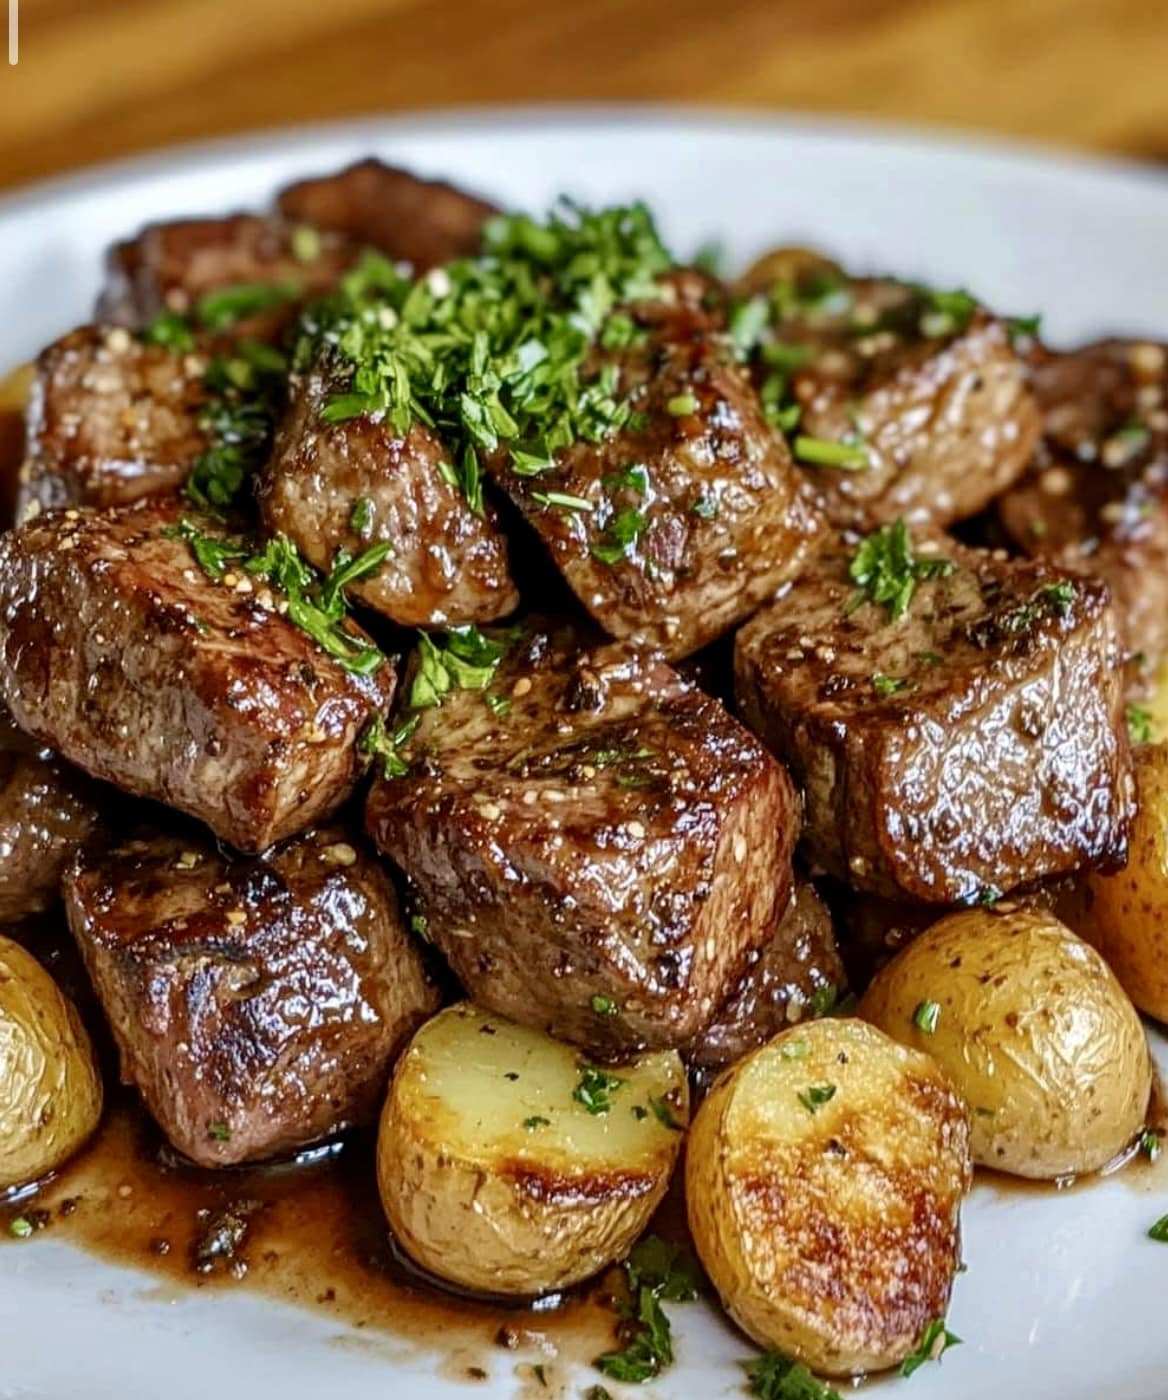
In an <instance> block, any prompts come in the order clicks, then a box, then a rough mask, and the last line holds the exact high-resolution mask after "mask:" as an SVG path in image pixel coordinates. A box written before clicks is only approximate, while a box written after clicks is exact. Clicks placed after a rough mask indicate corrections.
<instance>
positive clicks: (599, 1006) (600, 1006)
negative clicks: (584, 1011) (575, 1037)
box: [590, 994, 620, 1016]
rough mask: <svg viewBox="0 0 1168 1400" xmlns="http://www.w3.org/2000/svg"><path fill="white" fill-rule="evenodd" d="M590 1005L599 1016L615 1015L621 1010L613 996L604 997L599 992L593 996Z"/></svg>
mask: <svg viewBox="0 0 1168 1400" xmlns="http://www.w3.org/2000/svg"><path fill="white" fill-rule="evenodd" d="M590 1005H591V1007H592V1009H593V1011H595V1012H596V1014H597V1015H598V1016H615V1015H617V1014H618V1012H619V1011H620V1007H618V1006H617V1004H616V1002H615V1001H613V999H612V997H602V996H600V995H599V994H598V995H596V996H594V997H593V998H592V1001H591V1002H590Z"/></svg>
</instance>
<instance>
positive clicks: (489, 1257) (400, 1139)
mask: <svg viewBox="0 0 1168 1400" xmlns="http://www.w3.org/2000/svg"><path fill="white" fill-rule="evenodd" d="M688 1121H689V1090H688V1087H687V1084H686V1079H685V1072H684V1070H683V1068H682V1064H681V1060H680V1059H679V1058H678V1056H677V1055H676V1054H675V1053H674V1052H673V1051H667V1052H664V1053H659V1054H651V1055H642V1056H641V1057H640V1058H639V1059H637V1060H634V1061H633V1062H632V1063H631V1064H627V1065H621V1066H616V1067H605V1068H603V1069H599V1068H597V1067H594V1066H592V1065H590V1064H589V1063H588V1062H587V1061H586V1060H582V1059H581V1056H580V1054H579V1052H578V1051H576V1050H574V1049H572V1048H571V1047H570V1046H567V1045H562V1044H561V1043H560V1042H559V1041H556V1040H552V1039H551V1037H550V1036H546V1035H544V1034H543V1033H542V1032H540V1031H536V1030H531V1029H529V1028H528V1027H526V1026H519V1025H516V1024H515V1023H514V1022H512V1021H509V1020H507V1019H506V1018H505V1017H502V1016H493V1015H490V1014H488V1013H487V1012H486V1011H482V1010H480V1009H479V1008H478V1007H476V1006H472V1005H471V1004H470V1003H469V1002H462V1003H460V1004H459V1005H457V1006H451V1007H448V1008H447V1009H446V1010H445V1011H443V1012H441V1013H440V1014H439V1015H438V1016H435V1017H434V1019H433V1020H432V1021H429V1022H427V1023H426V1025H425V1026H423V1027H422V1029H421V1030H420V1031H419V1032H418V1033H417V1035H416V1036H415V1037H414V1039H413V1041H412V1042H411V1043H410V1046H409V1048H408V1049H407V1050H406V1052H405V1054H404V1055H403V1056H402V1057H401V1059H400V1060H399V1062H398V1065H397V1069H396V1070H395V1072H394V1076H393V1083H392V1084H391V1086H390V1091H389V1097H388V1099H387V1100H386V1104H385V1110H384V1112H383V1114H382V1118H381V1132H380V1136H379V1138H378V1144H377V1172H378V1183H379V1186H380V1189H381V1200H382V1204H383V1205H384V1207H385V1213H386V1216H387V1217H388V1219H389V1223H390V1226H391V1228H392V1230H393V1232H394V1235H395V1236H396V1237H397V1240H398V1242H399V1243H400V1244H401V1246H402V1247H403V1248H404V1249H405V1250H406V1251H407V1253H408V1254H409V1255H410V1256H411V1257H412V1258H413V1259H415V1260H416V1261H417V1262H418V1263H419V1264H421V1265H422V1266H423V1267H424V1268H426V1269H429V1270H430V1272H431V1273H434V1274H437V1275H438V1276H439V1277H440V1278H444V1279H448V1280H450V1281H451V1282H453V1283H457V1284H460V1285H461V1286H463V1287H465V1288H471V1289H475V1290H478V1291H482V1292H488V1293H509V1294H521V1295H529V1294H537V1293H544V1292H547V1291H549V1290H551V1289H556V1288H563V1287H565V1286H566V1285H568V1284H571V1283H576V1282H578V1281H579V1280H580V1279H584V1278H588V1277H589V1276H590V1275H592V1274H595V1273H597V1272H599V1271H600V1270H601V1269H603V1268H606V1267H607V1266H608V1265H609V1264H611V1263H612V1262H613V1261H614V1260H617V1259H620V1258H622V1257H623V1256H624V1255H625V1254H626V1253H627V1252H628V1250H629V1249H630V1248H631V1247H632V1245H633V1243H634V1241H635V1240H636V1238H637V1236H638V1235H639V1234H640V1233H641V1231H642V1230H643V1229H644V1228H645V1225H646V1224H647V1222H648V1219H649V1217H650V1215H652V1213H653V1211H654V1209H655V1208H656V1206H657V1204H658V1202H659V1201H660V1200H661V1197H662V1196H663V1195H664V1194H665V1189H666V1187H667V1186H668V1184H669V1178H670V1175H671V1174H672V1171H673V1167H674V1164H675V1162H676V1160H677V1154H678V1150H679V1148H680V1146H681V1140H682V1136H683V1133H684V1130H685V1127H686V1125H687V1123H688Z"/></svg>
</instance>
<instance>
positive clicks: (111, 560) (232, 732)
mask: <svg viewBox="0 0 1168 1400" xmlns="http://www.w3.org/2000/svg"><path fill="white" fill-rule="evenodd" d="M184 519H185V520H186V521H187V526H185V527H184V524H183V522H184ZM188 527H194V528H195V530H196V532H197V530H199V529H201V530H203V531H205V532H206V534H207V535H209V536H221V535H222V530H223V526H222V525H221V524H220V523H219V522H217V521H212V520H204V519H201V518H200V517H197V516H185V515H184V511H183V508H182V505H181V504H180V503H179V502H178V501H176V500H171V499H163V500H159V501H144V502H141V503H139V504H138V505H135V506H126V507H122V508H120V509H116V510H110V511H103V512H93V511H86V512H77V511H64V512H55V513H53V514H51V515H47V516H42V517H40V518H39V519H37V520H34V521H31V522H29V523H28V524H25V525H23V526H21V527H20V528H19V529H17V530H15V531H13V532H12V533H11V534H9V535H6V536H3V537H0V700H2V701H3V702H4V703H5V704H7V705H8V707H9V708H10V709H11V711H12V713H13V716H14V717H15V719H16V722H17V723H18V724H19V725H20V727H21V728H22V729H23V730H25V731H26V732H27V733H29V734H32V735H34V736H35V737H36V738H37V739H39V740H40V741H41V742H42V743H46V744H49V745H51V746H52V747H53V748H54V749H55V750H56V751H57V752H58V753H60V754H62V755H63V756H64V757H66V758H67V759H69V760H70V761H71V762H73V763H76V764H77V765H78V766H79V767H81V768H84V769H86V770H87V771H88V772H90V773H92V774H94V775H95V776H97V777H100V778H104V779H106V780H107V781H108V782H111V783H114V784H116V785H117V786H118V787H121V788H123V789H124V790H125V791H127V792H130V793H134V794H137V795H140V796H144V797H150V798H154V799H156V800H158V801H160V802H164V803H167V804H168V805H170V806H172V807H177V808H178V809H179V810H180V811H183V812H188V813H190V814H191V815H192V816H195V817H198V818H199V819H200V820H202V821H204V822H206V824H207V825H208V826H209V827H210V828H211V830H212V831H214V832H215V834H216V835H217V836H220V837H222V838H223V840H225V841H229V842H230V843H231V844H232V845H233V846H237V847H239V848H240V849H241V850H260V849H262V848H263V847H265V846H268V845H270V844H271V842H273V841H277V840H279V839H280V838H281V837H284V836H288V835H291V834H292V833H293V832H296V831H300V830H303V829H304V828H305V827H306V826H309V825H311V824H312V823H313V822H314V821H317V820H319V819H320V818H321V817H323V816H324V815H326V814H327V813H329V812H331V811H332V810H333V809H334V808H336V807H337V806H338V805H339V804H340V803H341V802H342V801H343V800H344V799H345V798H346V797H347V796H348V794H349V792H350V791H351V790H352V788H353V785H354V783H355V782H356V780H357V778H358V776H359V774H360V771H361V762H360V758H359V755H358V754H357V751H356V742H357V738H358V736H359V734H360V733H361V731H362V728H363V727H364V726H365V724H366V723H367V722H368V721H369V720H370V718H371V717H372V716H373V715H376V714H379V713H380V712H381V711H382V710H384V709H385V707H386V706H387V704H388V703H389V701H390V699H391V698H392V694H393V688H394V673H393V668H392V666H391V665H390V664H389V663H388V662H385V663H383V664H381V665H380V666H379V668H378V669H377V670H376V671H375V672H374V673H373V674H372V675H358V674H355V673H354V672H353V671H352V670H347V669H346V668H345V666H344V665H343V664H342V661H341V660H338V659H334V658H333V657H332V656H330V655H328V654H326V652H325V651H324V650H322V649H321V647H319V646H318V645H317V643H316V642H315V641H314V640H313V639H312V637H310V636H309V635H308V633H306V632H304V631H302V630H301V629H300V628H299V627H297V626H294V625H293V623H292V621H291V620H290V619H289V617H287V616H285V615H284V614H283V613H282V612H281V610H280V609H281V607H282V606H286V604H285V603H284V600H283V599H282V598H281V597H280V596H279V594H276V593H274V592H273V591H272V590H271V589H269V588H268V587H266V586H264V585H261V583H260V582H259V581H258V580H256V581H255V582H254V583H253V582H252V580H251V578H250V577H249V576H248V575H247V574H246V573H245V572H242V571H241V572H240V573H239V574H238V575H237V574H235V573H234V572H231V571H230V570H229V569H227V568H226V567H224V569H223V570H221V574H220V577H219V578H217V579H216V578H213V577H211V576H209V575H208V574H207V573H205V572H204V571H203V569H202V568H200V566H199V564H198V563H197V562H196V559H195V555H194V553H193V552H192V547H191V545H190V544H188V542H187V540H186V539H184V538H183V537H182V535H183V532H184V529H186V528H188ZM348 635H349V638H350V640H351V641H352V647H353V654H354V655H357V654H358V650H357V649H358V648H361V651H360V653H359V654H360V655H361V656H366V657H367V659H374V658H372V657H368V656H367V649H368V644H367V643H366V641H365V639H364V638H363V637H362V636H361V635H360V634H357V633H356V632H355V631H354V632H353V633H351V634H348ZM346 645H347V643H346Z"/></svg>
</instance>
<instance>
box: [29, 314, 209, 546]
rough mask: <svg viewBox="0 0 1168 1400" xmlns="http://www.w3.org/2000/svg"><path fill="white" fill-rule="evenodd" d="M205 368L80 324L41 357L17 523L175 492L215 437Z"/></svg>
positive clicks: (196, 359)
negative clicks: (205, 420)
mask: <svg viewBox="0 0 1168 1400" xmlns="http://www.w3.org/2000/svg"><path fill="white" fill-rule="evenodd" d="M205 370H206V362H205V360H204V359H203V357H202V356H200V355H195V354H193V353H192V354H186V355H183V354H176V353H175V352H174V351H173V350H170V349H167V348H165V347H163V346H160V345H146V344H143V343H142V342H141V341H139V340H136V339H135V338H134V337H133V336H131V335H130V333H129V331H127V330H126V329H125V328H124V327H122V326H116V327H109V326H104V327H103V326H82V327H81V328H80V329H79V330H75V331H70V333H69V334H68V335H67V336H64V337H63V338H62V339H61V340H58V341H56V342H54V343H53V344H52V345H50V346H49V347H48V349H46V350H44V351H42V353H41V355H40V358H39V359H38V360H37V369H36V379H35V381H34V383H33V391H32V396H31V398H30V401H29V408H28V452H27V458H26V461H25V464H24V468H23V471H22V473H21V491H20V506H19V518H21V519H29V518H31V517H32V516H34V515H36V514H37V513H38V512H39V511H41V510H55V509H56V508H58V507H60V506H76V505H87V506H114V505H127V504H129V503H130V502H131V501H136V500H138V499H140V498H141V497H143V496H154V495H159V494H161V493H165V492H167V491H173V490H174V489H175V488H176V487H177V486H179V485H180V484H181V483H182V481H183V480H184V479H185V477H186V475H187V473H188V472H189V471H190V469H191V467H192V466H193V465H194V463H195V460H196V458H197V457H198V456H199V454H200V453H202V452H204V451H206V449H207V447H208V438H207V434H206V431H205V430H204V428H203V427H202V425H201V423H200V417H201V415H202V413H203V410H204V409H205V407H206V404H207V391H206V388H205V387H204V384H203V375H204V372H205Z"/></svg>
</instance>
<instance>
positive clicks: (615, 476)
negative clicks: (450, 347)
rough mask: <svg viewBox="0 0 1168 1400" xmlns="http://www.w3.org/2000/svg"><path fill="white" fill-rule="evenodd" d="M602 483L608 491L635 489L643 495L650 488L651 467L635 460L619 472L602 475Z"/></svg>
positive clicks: (638, 493) (639, 494)
mask: <svg viewBox="0 0 1168 1400" xmlns="http://www.w3.org/2000/svg"><path fill="white" fill-rule="evenodd" d="M600 484H601V485H602V486H603V487H604V489H605V490H606V491H635V492H636V493H637V495H638V496H643V495H645V493H646V492H647V491H648V490H649V469H648V467H644V466H642V465H641V464H640V463H639V462H635V463H633V465H632V466H628V467H624V468H622V470H620V471H619V472H609V473H608V475H607V476H602V477H601V478H600Z"/></svg>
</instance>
